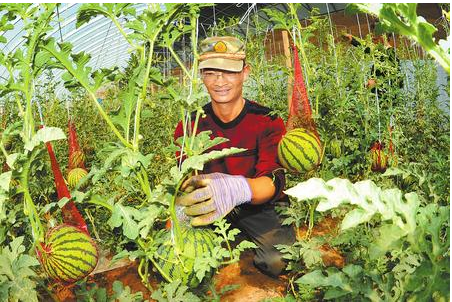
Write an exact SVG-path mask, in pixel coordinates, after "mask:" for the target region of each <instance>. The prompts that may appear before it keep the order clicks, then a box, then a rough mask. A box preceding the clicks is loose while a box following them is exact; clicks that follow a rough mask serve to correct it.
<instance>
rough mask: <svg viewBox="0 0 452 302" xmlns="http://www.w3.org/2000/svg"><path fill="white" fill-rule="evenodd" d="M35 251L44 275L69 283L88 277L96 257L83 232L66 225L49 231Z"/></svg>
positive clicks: (94, 249) (96, 254) (94, 248)
mask: <svg viewBox="0 0 452 302" xmlns="http://www.w3.org/2000/svg"><path fill="white" fill-rule="evenodd" d="M41 247H42V251H41V250H38V258H39V261H40V262H41V264H42V266H43V268H44V270H45V272H46V273H47V275H48V276H49V277H50V278H52V279H54V280H55V281H58V282H63V283H73V282H76V281H78V280H80V279H83V278H84V277H86V276H88V275H89V274H90V273H91V272H92V271H93V270H94V268H95V267H96V265H97V261H98V258H99V253H98V250H97V246H96V244H95V243H94V241H93V239H92V238H91V237H90V236H89V235H88V234H87V233H85V232H84V231H82V230H80V229H79V228H76V227H74V226H71V225H68V224H62V225H59V226H56V227H54V228H52V229H50V230H49V231H48V232H47V233H46V236H45V239H44V242H43V243H41Z"/></svg>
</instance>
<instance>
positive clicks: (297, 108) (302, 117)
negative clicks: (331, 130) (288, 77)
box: [286, 45, 320, 140]
mask: <svg viewBox="0 0 452 302" xmlns="http://www.w3.org/2000/svg"><path fill="white" fill-rule="evenodd" d="M292 49H293V56H294V83H293V91H292V102H291V103H290V108H289V117H288V119H287V123H286V129H287V131H289V130H292V129H295V128H305V129H308V130H310V131H312V132H313V133H314V134H315V135H316V136H317V138H318V139H319V140H320V137H319V134H318V132H317V127H316V125H315V123H314V120H313V119H312V111H311V105H310V104H309V99H308V92H307V90H306V85H305V84H304V78H303V70H302V69H301V64H300V59H299V58H298V49H297V47H296V46H295V45H292Z"/></svg>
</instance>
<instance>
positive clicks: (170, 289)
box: [151, 280, 201, 302]
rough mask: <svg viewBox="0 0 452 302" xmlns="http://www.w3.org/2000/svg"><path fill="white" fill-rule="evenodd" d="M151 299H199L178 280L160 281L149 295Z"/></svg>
mask: <svg viewBox="0 0 452 302" xmlns="http://www.w3.org/2000/svg"><path fill="white" fill-rule="evenodd" d="M151 298H152V299H155V300H156V301H159V302H188V301H190V302H198V301H201V300H200V299H199V298H198V297H197V296H195V295H194V294H192V293H191V292H189V291H188V287H187V286H185V285H182V284H181V281H180V280H174V281H173V282H171V283H168V284H165V283H160V287H159V289H158V290H156V291H154V292H153V293H152V295H151Z"/></svg>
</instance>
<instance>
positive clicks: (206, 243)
mask: <svg viewBox="0 0 452 302" xmlns="http://www.w3.org/2000/svg"><path fill="white" fill-rule="evenodd" d="M170 234H171V233H170V232H168V238H167V240H166V241H165V243H164V244H163V245H161V246H160V247H159V248H158V250H157V252H156V253H157V255H156V257H155V259H156V263H157V264H158V266H159V267H160V268H161V270H162V271H163V272H164V273H165V274H166V275H168V277H169V278H171V279H172V280H181V281H182V284H184V285H186V286H189V287H191V288H194V287H196V286H198V285H199V280H198V278H197V277H196V271H195V270H194V264H195V259H196V258H198V257H201V255H202V254H203V253H204V252H206V251H212V249H213V248H214V246H215V243H214V240H215V238H216V237H217V235H216V234H215V233H214V232H213V231H212V230H211V229H207V228H192V227H182V228H181V236H182V238H183V250H182V252H180V253H179V255H176V251H175V248H174V244H173V243H172V240H171V237H170ZM177 256H179V257H177ZM172 280H167V281H172Z"/></svg>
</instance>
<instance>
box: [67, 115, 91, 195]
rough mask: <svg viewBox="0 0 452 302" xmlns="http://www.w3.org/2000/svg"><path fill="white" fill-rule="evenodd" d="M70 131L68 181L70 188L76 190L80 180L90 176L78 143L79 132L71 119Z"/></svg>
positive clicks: (69, 122) (69, 123)
mask: <svg viewBox="0 0 452 302" xmlns="http://www.w3.org/2000/svg"><path fill="white" fill-rule="evenodd" d="M68 130H69V136H68V145H69V163H68V175H67V179H68V184H69V186H70V187H71V188H75V187H76V186H77V184H78V182H79V181H80V179H82V178H83V177H85V176H86V175H88V171H87V170H86V168H85V154H84V153H83V151H82V150H81V148H80V146H79V144H78V142H77V132H76V131H75V125H74V123H73V122H72V120H71V119H69V121H68Z"/></svg>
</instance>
